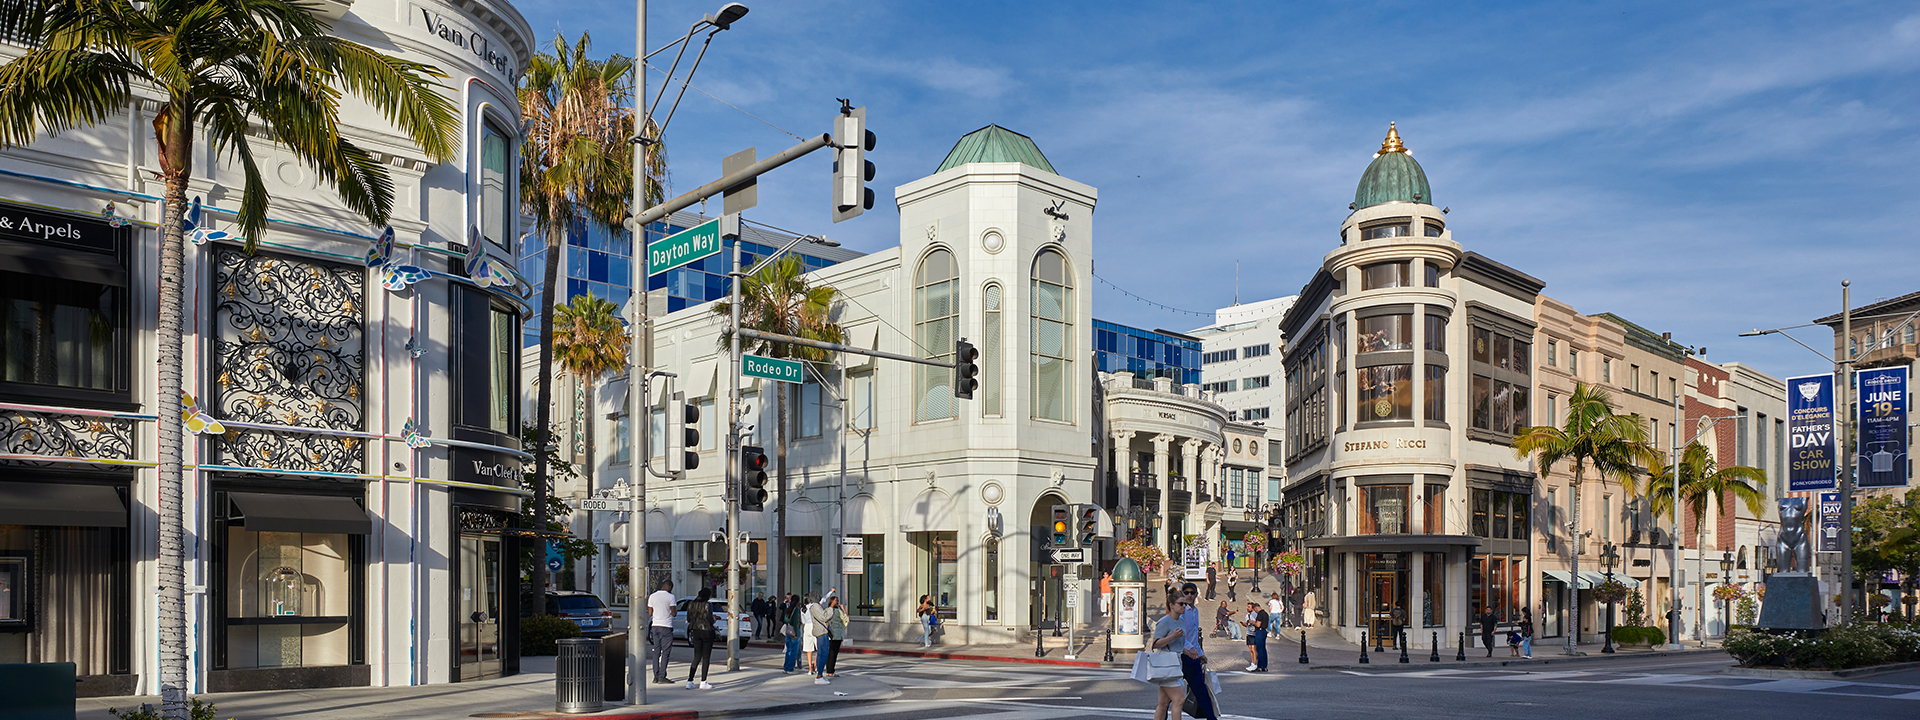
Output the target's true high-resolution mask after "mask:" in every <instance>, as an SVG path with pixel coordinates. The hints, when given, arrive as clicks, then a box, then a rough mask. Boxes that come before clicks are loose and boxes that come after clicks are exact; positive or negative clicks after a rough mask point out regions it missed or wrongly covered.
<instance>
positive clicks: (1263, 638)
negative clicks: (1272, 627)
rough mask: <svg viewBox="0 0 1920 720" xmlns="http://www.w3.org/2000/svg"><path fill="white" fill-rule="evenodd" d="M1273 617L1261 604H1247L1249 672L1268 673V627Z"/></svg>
mask: <svg viewBox="0 0 1920 720" xmlns="http://www.w3.org/2000/svg"><path fill="white" fill-rule="evenodd" d="M1271 622H1273V616H1272V615H1269V614H1267V611H1266V609H1264V608H1262V607H1260V603H1257V602H1253V601H1248V602H1247V661H1248V663H1249V664H1248V665H1247V672H1266V671H1267V625H1268V624H1269V623H1271Z"/></svg>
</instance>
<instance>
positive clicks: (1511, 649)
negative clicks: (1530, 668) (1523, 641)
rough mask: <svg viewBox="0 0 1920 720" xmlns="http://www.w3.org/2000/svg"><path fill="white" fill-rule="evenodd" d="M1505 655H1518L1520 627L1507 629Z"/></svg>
mask: <svg viewBox="0 0 1920 720" xmlns="http://www.w3.org/2000/svg"><path fill="white" fill-rule="evenodd" d="M1507 657H1520V629H1519V628H1514V629H1512V630H1508V631H1507Z"/></svg>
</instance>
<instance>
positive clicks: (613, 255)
mask: <svg viewBox="0 0 1920 720" xmlns="http://www.w3.org/2000/svg"><path fill="white" fill-rule="evenodd" d="M709 219H711V218H707V217H705V216H702V215H698V214H695V213H687V212H681V213H674V214H673V216H672V217H670V218H668V219H667V220H663V221H661V222H656V223H654V224H652V225H649V226H647V240H648V242H653V241H657V240H659V239H661V238H664V237H667V236H669V235H672V234H674V233H677V232H680V231H682V230H685V229H687V228H689V227H692V226H694V225H698V224H700V223H703V222H706V221H707V220H709ZM743 233H744V234H745V235H746V237H747V239H746V240H745V245H742V246H741V251H742V253H741V257H740V261H741V263H743V264H744V265H745V266H749V267H751V266H752V265H753V263H754V262H755V261H757V260H759V259H760V258H762V257H765V256H767V255H771V254H772V253H773V251H775V250H778V249H779V246H780V245H783V244H785V243H786V242H787V241H788V240H792V239H793V236H792V235H787V234H784V233H778V232H773V231H770V230H766V229H764V228H761V227H757V226H752V225H749V226H748V227H747V228H746V229H745V230H743ZM632 235H633V234H632V233H630V232H627V231H626V230H625V229H624V228H616V227H609V226H607V225H602V224H600V223H596V222H589V221H587V220H585V219H578V220H575V221H574V223H573V227H572V228H571V229H570V230H569V231H568V233H567V247H566V250H565V251H563V252H562V253H561V256H560V279H561V282H562V283H563V284H564V285H565V287H566V294H565V295H562V296H561V297H560V304H562V305H564V304H566V303H568V302H570V301H572V299H573V298H576V297H579V296H581V295H586V294H588V293H592V294H593V295H594V296H595V297H602V298H606V299H608V300H612V301H613V304H614V305H616V306H619V307H623V308H624V307H626V304H627V299H628V298H629V297H631V296H632V295H633V287H632V285H630V284H629V281H630V280H631V278H632V277H633V275H632V273H633V266H632V265H631V263H632V262H633V237H632ZM520 247H521V250H520V274H522V275H524V276H526V278H527V279H528V280H529V281H531V282H533V283H534V289H533V290H534V293H533V303H534V305H533V307H536V308H538V307H540V305H539V303H540V299H541V296H540V287H539V283H540V282H541V280H542V279H543V278H545V277H546V271H545V266H544V264H543V263H545V262H546V252H547V243H546V238H545V237H544V236H540V234H539V233H538V232H536V233H534V234H533V235H531V236H528V237H527V238H526V240H525V242H522V243H521V246H520ZM732 251H733V243H732V242H731V241H729V242H728V243H726V246H725V247H724V248H723V249H722V250H721V252H720V253H719V254H717V255H713V256H711V257H708V258H706V259H704V260H701V261H699V262H695V263H692V264H689V265H685V266H682V267H679V268H675V269H673V270H669V271H667V272H664V273H661V274H659V275H655V276H653V277H652V278H649V279H648V282H647V286H648V289H649V290H661V289H665V290H666V291H667V293H666V294H667V311H668V312H675V311H678V310H683V309H685V308H688V307H692V306H695V305H700V304H702V303H707V302H712V301H714V300H719V299H721V298H723V297H726V295H727V271H726V266H727V263H728V262H729V259H730V258H731V257H732ZM792 252H793V253H794V254H796V255H799V256H800V260H801V262H803V263H805V265H806V268H807V270H809V271H812V270H818V269H820V268H823V267H826V266H828V265H832V264H834V263H837V262H841V261H844V260H849V259H852V258H856V257H859V256H860V253H858V252H854V251H852V250H846V249H844V248H823V247H820V246H818V245H814V244H811V243H802V244H801V245H799V246H798V247H795V248H794V249H793V251H792ZM521 335H522V342H523V343H524V344H525V345H527V346H532V345H535V344H538V343H539V341H540V317H539V314H538V313H535V314H534V315H533V316H532V317H530V318H528V319H527V323H526V325H525V327H524V328H523V330H522V333H521Z"/></svg>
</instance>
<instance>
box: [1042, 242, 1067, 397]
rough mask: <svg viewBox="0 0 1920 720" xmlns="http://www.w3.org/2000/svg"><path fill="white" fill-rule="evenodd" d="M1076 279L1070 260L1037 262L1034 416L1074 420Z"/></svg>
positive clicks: (1052, 254) (1053, 256) (1047, 253)
mask: <svg viewBox="0 0 1920 720" xmlns="http://www.w3.org/2000/svg"><path fill="white" fill-rule="evenodd" d="M1073 377H1074V375H1073V280H1072V279H1071V275H1070V274H1069V273H1068V272H1067V258H1066V257H1065V256H1062V255H1061V254H1060V253H1059V251H1056V250H1051V249H1048V250H1042V251H1040V255H1039V256H1038V257H1036V258H1034V259H1033V416H1034V417H1036V418H1046V419H1048V420H1061V421H1065V422H1072V421H1073Z"/></svg>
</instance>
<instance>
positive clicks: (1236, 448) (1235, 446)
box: [1233, 438, 1240, 452]
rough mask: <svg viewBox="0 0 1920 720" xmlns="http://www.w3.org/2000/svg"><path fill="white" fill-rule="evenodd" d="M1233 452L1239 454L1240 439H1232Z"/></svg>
mask: <svg viewBox="0 0 1920 720" xmlns="http://www.w3.org/2000/svg"><path fill="white" fill-rule="evenodd" d="M1233 451H1234V452H1240V439H1239V438H1234V439H1233Z"/></svg>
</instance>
